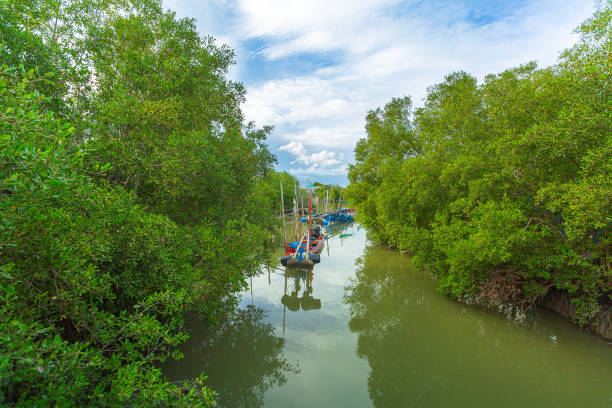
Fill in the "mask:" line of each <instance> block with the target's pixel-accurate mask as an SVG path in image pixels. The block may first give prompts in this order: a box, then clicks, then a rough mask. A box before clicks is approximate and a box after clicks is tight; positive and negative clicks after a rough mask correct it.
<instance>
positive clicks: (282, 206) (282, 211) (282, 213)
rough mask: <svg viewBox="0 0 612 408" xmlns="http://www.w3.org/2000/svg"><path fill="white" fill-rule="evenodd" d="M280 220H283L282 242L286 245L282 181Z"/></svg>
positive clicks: (281, 183) (281, 181) (281, 185)
mask: <svg viewBox="0 0 612 408" xmlns="http://www.w3.org/2000/svg"><path fill="white" fill-rule="evenodd" d="M280 193H281V219H282V220H283V240H284V241H283V242H284V244H285V245H287V226H286V225H285V200H284V198H283V180H280Z"/></svg>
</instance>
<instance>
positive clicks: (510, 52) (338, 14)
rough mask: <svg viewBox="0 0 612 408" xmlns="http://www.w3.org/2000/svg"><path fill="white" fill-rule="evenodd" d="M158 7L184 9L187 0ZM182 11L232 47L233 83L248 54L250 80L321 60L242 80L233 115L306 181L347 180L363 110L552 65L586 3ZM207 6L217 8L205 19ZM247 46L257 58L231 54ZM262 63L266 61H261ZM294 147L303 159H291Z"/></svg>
mask: <svg viewBox="0 0 612 408" xmlns="http://www.w3.org/2000/svg"><path fill="white" fill-rule="evenodd" d="M167 1H173V2H174V3H175V4H176V5H177V7H179V6H180V7H185V6H186V4H187V3H190V2H191V1H194V0H167ZM190 4H192V7H191V8H192V10H200V9H201V10H204V11H202V12H201V13H207V15H206V16H199V15H196V17H198V18H204V21H205V22H206V24H207V25H208V27H207V26H204V27H202V28H201V29H202V31H203V32H207V29H209V27H213V29H215V30H218V31H217V32H213V33H212V34H214V35H215V36H217V37H221V38H224V39H227V40H226V41H227V42H228V43H230V44H232V45H234V46H236V47H237V50H238V60H239V64H240V67H239V72H240V73H242V74H245V73H248V72H251V71H249V70H250V69H251V68H252V67H251V66H250V65H249V64H252V63H253V61H254V59H253V58H250V57H252V56H253V52H255V53H256V54H257V56H258V59H257V64H263V65H260V66H258V71H265V69H266V68H265V67H266V64H268V63H269V64H283V62H284V61H288V60H289V58H293V59H292V60H291V61H292V64H293V65H295V64H297V63H299V61H300V58H306V59H308V58H319V57H320V58H327V57H329V58H328V59H329V61H330V63H329V64H326V65H325V66H324V67H323V68H313V69H312V70H310V71H305V70H303V69H301V70H299V72H301V74H299V75H293V74H292V72H291V71H292V70H295V68H292V66H293V65H288V67H289V68H288V69H289V71H281V76H278V77H273V78H272V79H269V80H266V81H263V82H260V81H257V80H253V81H250V83H247V86H248V94H247V102H246V104H245V105H244V106H243V109H244V112H245V115H246V117H247V119H248V120H255V121H256V122H257V124H259V125H265V124H271V125H275V127H276V130H275V131H274V133H273V135H272V138H271V140H270V142H271V143H272V144H275V145H277V146H278V145H283V150H285V151H288V152H290V153H291V154H292V155H294V157H295V160H293V161H292V163H284V166H285V167H291V166H293V167H295V165H300V166H303V167H300V168H299V169H294V171H295V172H300V174H305V175H306V174H308V173H307V172H308V171H320V170H321V169H322V168H324V167H322V166H314V163H315V162H317V163H321V164H322V163H329V165H328V167H325V169H327V170H330V172H331V169H332V168H333V169H334V170H333V171H335V172H338V171H346V163H347V162H348V161H349V160H351V153H350V151H351V150H352V148H353V146H354V144H355V142H356V141H357V140H358V139H359V138H360V137H363V136H364V117H365V115H366V112H367V111H368V110H369V109H374V108H376V107H378V106H382V105H384V104H385V103H386V102H387V101H389V100H390V99H391V98H392V97H397V96H402V95H410V96H412V98H413V102H414V103H415V105H420V104H421V103H422V99H423V98H424V97H425V95H426V88H427V87H428V86H431V85H433V84H435V83H438V82H440V81H442V80H443V78H444V75H446V74H448V73H450V72H452V71H456V70H464V71H467V72H470V73H472V74H474V75H475V76H476V77H477V78H479V79H482V78H483V77H484V75H486V74H488V73H496V72H500V71H502V70H505V69H507V68H511V67H514V66H517V65H519V64H522V63H526V62H529V61H531V60H538V61H539V63H540V64H541V65H544V66H546V65H550V64H553V63H555V61H556V59H557V56H558V53H559V52H560V51H561V50H563V49H564V48H566V47H569V46H571V44H572V43H573V42H574V41H575V40H576V38H577V37H576V36H575V35H574V34H572V31H573V29H574V28H575V27H576V26H577V25H578V24H579V23H580V22H581V21H582V20H584V19H585V18H587V17H588V16H589V15H591V14H592V12H593V4H592V2H590V1H584V0H534V1H526V2H513V1H498V2H495V1H489V2H487V1H480V2H474V1H471V0H465V1H446V0H433V1H429V2H422V1H418V0H407V1H406V0H404V1H402V0H379V1H371V0H335V1H329V0H308V1H306V0H227V1H225V0H211V2H209V3H207V4H208V5H207V6H206V7H204V6H201V5H200V3H195V2H194V3H190ZM196 4H197V5H196ZM211 4H212V6H211ZM221 4H222V5H221ZM517 4H520V5H517ZM211 7H212V8H215V10H217V11H214V10H213V11H212V12H211V11H210V10H209V9H210V8H211ZM218 8H222V9H223V10H226V11H227V10H231V13H230V14H231V18H230V19H227V20H224V21H223V22H222V24H220V23H218V22H215V18H216V17H217V16H220V15H225V14H227V12H225V11H224V12H223V13H219V12H218ZM487 13H489V14H490V16H489V18H488V19H487ZM191 14H193V13H191ZM211 16H212V17H211ZM213 17H214V18H213ZM211 24H212V25H211ZM219 27H222V28H219ZM253 39H256V40H257V47H258V48H257V49H256V50H254V49H246V48H240V47H247V46H248V45H247V44H248V41H250V40H253ZM262 56H263V58H264V60H265V61H267V62H265V61H264V62H260V61H261V57H262ZM313 56H314V57H313ZM296 61H297V62H296ZM313 66H316V65H313ZM295 71H296V72H297V70H295ZM239 75H240V74H239ZM238 79H240V77H238ZM289 142H290V143H289ZM291 143H294V144H293V145H292V144H291ZM290 145H291V147H289V146H290ZM300 146H301V149H302V150H303V151H302V150H300V151H298V148H299V147H300ZM288 149H293V150H288ZM310 152H318V153H310ZM321 153H324V154H321ZM314 154H320V157H319V156H317V157H315V156H313V155H314ZM333 161H339V163H338V164H331V163H332V162H333ZM281 164H283V163H281ZM343 169H344V170H343ZM296 174H297V173H296ZM313 174H314V173H313Z"/></svg>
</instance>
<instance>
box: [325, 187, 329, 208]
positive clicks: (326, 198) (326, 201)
mask: <svg viewBox="0 0 612 408" xmlns="http://www.w3.org/2000/svg"><path fill="white" fill-rule="evenodd" d="M328 200H329V189H327V192H326V193H325V212H327V203H328Z"/></svg>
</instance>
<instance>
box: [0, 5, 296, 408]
mask: <svg viewBox="0 0 612 408" xmlns="http://www.w3.org/2000/svg"><path fill="white" fill-rule="evenodd" d="M233 63H234V53H233V51H232V50H231V49H229V48H227V47H226V46H218V45H216V44H215V41H214V40H213V39H212V38H210V37H201V36H200V35H199V34H198V32H197V31H196V28H195V25H194V21H193V20H192V19H182V18H177V17H176V15H175V14H174V13H173V12H165V11H163V9H162V6H161V2H160V1H157V0H138V1H136V0H134V1H132V0H127V1H123V0H121V1H118V0H117V1H115V0H102V1H97V0H84V1H73V0H42V1H35V0H24V1H8V2H7V1H2V2H0V64H1V67H0V107H1V109H0V115H1V116H2V118H1V120H0V219H1V220H2V223H1V225H0V405H1V406H9V407H10V406H19V407H47V406H49V407H51V406H57V407H70V406H74V407H89V406H96V407H116V406H130V407H153V406H165V407H171V406H172V407H183V406H184V407H187V406H190V407H194V406H209V405H211V404H212V402H213V395H214V392H213V391H212V390H210V389H209V388H207V387H206V385H205V384H204V377H203V376H202V377H201V378H200V379H199V380H196V381H194V382H190V383H185V384H170V383H168V382H167V380H165V379H164V377H163V376H162V374H161V372H160V370H159V369H157V368H156V367H158V365H159V363H160V362H162V361H164V360H166V359H167V358H169V357H170V356H175V357H176V356H177V352H176V351H175V350H176V346H177V345H178V344H179V343H181V342H183V341H184V340H185V339H186V337H187V335H186V333H185V331H184V329H183V320H184V316H185V314H186V313H197V314H200V315H201V317H202V318H203V319H205V320H206V321H208V322H210V323H214V322H216V321H218V320H219V317H220V316H222V315H224V314H225V313H226V312H227V311H228V310H230V309H231V308H232V306H233V305H234V303H235V297H234V294H236V293H237V292H238V291H240V290H242V289H243V288H244V287H245V286H246V279H247V277H249V276H251V275H252V274H254V273H255V272H256V268H258V267H259V265H261V264H262V263H263V262H266V260H267V255H266V254H268V253H269V248H268V247H269V246H270V245H271V237H272V236H273V234H274V233H276V232H277V231H278V229H279V220H278V217H276V214H277V213H278V210H279V208H278V203H279V202H280V197H279V192H278V191H279V188H278V186H279V181H280V180H281V179H282V181H283V183H284V185H285V191H286V195H287V196H286V197H285V201H286V202H291V201H292V199H293V191H294V188H293V185H294V182H295V180H294V179H293V177H291V176H290V175H288V174H286V173H283V174H280V173H277V172H276V171H274V170H273V168H272V166H273V164H274V162H275V157H274V156H273V155H272V154H271V153H270V151H269V150H268V148H267V146H266V145H265V143H264V142H265V139H266V136H267V135H268V134H269V132H270V131H271V128H269V127H264V128H255V127H254V126H253V125H252V124H248V123H245V122H244V117H243V114H242V112H241V110H240V104H241V103H242V102H243V101H244V99H245V89H244V87H243V86H242V84H240V83H236V82H232V81H230V80H228V79H227V78H226V74H227V71H228V68H229V67H230V66H231V65H232V64H233Z"/></svg>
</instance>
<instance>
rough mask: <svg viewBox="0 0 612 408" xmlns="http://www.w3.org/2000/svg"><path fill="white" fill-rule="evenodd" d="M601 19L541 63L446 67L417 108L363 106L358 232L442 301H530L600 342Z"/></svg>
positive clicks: (604, 177) (354, 192)
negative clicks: (394, 254) (408, 267)
mask: <svg viewBox="0 0 612 408" xmlns="http://www.w3.org/2000/svg"><path fill="white" fill-rule="evenodd" d="M611 17H612V6H610V3H609V2H602V3H601V5H600V7H599V8H598V10H597V11H596V12H595V14H594V15H593V16H592V18H590V19H588V20H587V21H585V22H584V23H583V24H582V25H581V26H580V27H579V28H578V32H579V34H580V40H579V41H578V42H577V44H575V45H574V46H573V47H572V48H570V49H567V50H565V51H563V52H562V53H561V55H560V58H559V61H558V63H557V64H556V65H554V66H551V67H548V68H538V67H537V66H536V64H535V63H533V62H532V63H527V64H525V65H522V66H520V67H517V68H512V69H508V70H506V71H504V72H501V73H499V74H495V75H488V76H486V77H485V79H484V81H483V82H482V83H478V82H477V80H476V78H474V77H473V76H471V75H469V74H468V73H465V72H454V73H451V74H449V75H448V76H447V77H446V78H445V80H444V81H443V82H442V83H439V84H437V85H434V86H432V87H430V88H428V94H427V97H426V99H425V102H424V106H423V107H420V108H416V109H415V108H413V106H412V103H411V100H410V98H408V97H403V98H397V99H393V100H391V101H390V102H389V103H388V104H387V105H386V106H385V107H384V108H382V109H381V108H379V109H376V110H373V111H370V112H369V113H368V115H367V117H366V133H367V137H365V138H363V139H361V140H360V141H359V142H358V143H357V146H356V147H355V157H356V159H355V164H354V165H352V166H351V167H350V169H349V179H350V185H349V187H348V189H347V194H348V196H349V199H351V200H352V201H353V202H354V203H355V206H356V208H357V217H358V220H359V221H360V222H361V223H362V224H363V225H365V226H366V227H367V228H368V230H369V236H370V238H371V239H373V240H374V241H376V242H378V243H381V244H383V245H387V246H389V247H393V248H397V249H399V250H401V251H406V252H408V253H411V254H412V255H414V261H415V263H416V264H417V265H418V266H419V267H420V268H422V269H424V270H427V271H429V272H431V273H432V274H434V275H435V276H436V277H438V279H439V290H440V291H441V292H442V293H443V294H445V295H448V296H450V297H451V298H454V299H461V300H464V301H468V302H478V303H483V304H488V305H491V306H495V307H499V306H504V305H510V304H511V305H513V306H514V310H518V311H519V314H521V312H524V311H525V310H526V309H527V308H529V307H530V306H532V305H534V304H537V303H538V302H542V303H544V305H545V306H548V307H550V308H552V309H553V310H556V311H558V312H560V313H561V314H564V315H566V316H568V317H570V318H572V319H573V320H574V321H575V322H577V323H578V324H579V325H582V326H586V327H588V328H590V329H591V330H593V331H595V332H597V333H599V334H601V335H603V336H604V337H608V338H612V319H610V315H611V313H612V312H611V308H612V306H611V305H612V297H611V296H612V277H611V273H612V267H611V262H612V259H611V254H612V236H611V234H610V232H611V231H612V184H611V183H612V118H611V114H612V113H611V110H610V101H611V100H612V93H611V90H612V88H611V80H612V78H611V72H610V65H611V64H610V61H611V51H612V38H611V30H612V24H611Z"/></svg>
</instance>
